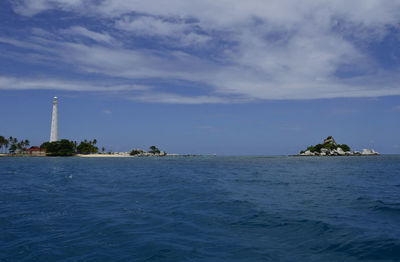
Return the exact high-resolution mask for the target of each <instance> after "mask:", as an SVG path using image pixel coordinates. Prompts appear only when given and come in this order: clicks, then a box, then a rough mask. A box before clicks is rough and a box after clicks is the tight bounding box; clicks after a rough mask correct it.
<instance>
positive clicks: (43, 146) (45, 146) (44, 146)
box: [40, 142, 50, 150]
mask: <svg viewBox="0 0 400 262" xmlns="http://www.w3.org/2000/svg"><path fill="white" fill-rule="evenodd" d="M49 144H50V142H44V143H43V144H41V145H40V149H41V150H43V149H45V150H46V149H47V146H48V145H49Z"/></svg>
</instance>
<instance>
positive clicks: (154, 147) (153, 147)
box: [149, 146, 160, 154]
mask: <svg viewBox="0 0 400 262" xmlns="http://www.w3.org/2000/svg"><path fill="white" fill-rule="evenodd" d="M149 153H152V154H160V149H158V148H157V147H156V146H151V147H150V151H149Z"/></svg>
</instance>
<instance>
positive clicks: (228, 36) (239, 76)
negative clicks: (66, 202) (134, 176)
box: [0, 0, 400, 155]
mask: <svg viewBox="0 0 400 262" xmlns="http://www.w3.org/2000/svg"><path fill="white" fill-rule="evenodd" d="M0 21H1V23H0V116H1V119H2V123H1V124H0V134H2V135H5V136H10V135H13V136H17V137H20V138H28V139H30V140H31V141H32V143H33V144H40V143H41V142H43V141H46V140H48V136H49V128H50V119H51V116H50V114H51V99H52V97H53V96H55V95H56V96H58V97H59V98H60V105H59V107H60V131H59V132H60V136H61V137H64V138H68V139H73V140H81V139H85V138H87V139H91V138H97V140H99V143H100V145H104V146H105V147H106V148H108V149H111V150H116V151H127V150H129V149H131V148H132V147H141V148H147V147H149V146H150V145H153V144H155V145H158V146H159V147H160V148H162V149H165V150H167V151H168V152H173V153H175V152H176V153H195V154H201V153H204V154H206V153H217V154H257V155H263V154H293V153H297V152H298V151H299V150H301V149H303V148H304V147H306V146H307V145H310V144H316V143H319V142H320V141H321V140H322V139H323V138H324V137H326V136H328V135H333V136H334V137H335V138H336V140H337V141H338V142H340V143H347V144H349V145H350V146H351V147H352V148H354V149H362V148H374V149H375V150H377V151H380V152H383V153H400V140H399V138H398V134H399V133H400V121H399V117H398V115H399V113H400V99H399V95H400V84H399V83H400V81H399V80H400V74H399V68H400V48H398V47H399V46H400V2H399V1H390V0H388V1H384V2H382V1H375V0H374V1H373V0H355V1H351V3H349V2H348V1H341V0H338V1H323V2H322V1H316V0H305V1H287V0H280V1H257V0H253V1H245V2H244V1H224V0H220V1H204V0H203V1H183V0H171V1H168V2H167V1H161V0H153V1H130V0H86V1H85V0H37V1H28V0H26V1H24V0H9V1H8V0H5V1H1V3H0Z"/></svg>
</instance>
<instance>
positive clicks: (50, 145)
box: [42, 139, 76, 156]
mask: <svg viewBox="0 0 400 262" xmlns="http://www.w3.org/2000/svg"><path fill="white" fill-rule="evenodd" d="M43 144H45V143H43ZM43 144H42V145H43ZM75 153H76V152H75V148H74V142H72V141H69V140H67V139H61V140H60V141H54V142H47V144H46V154H47V155H48V156H73V155H75Z"/></svg>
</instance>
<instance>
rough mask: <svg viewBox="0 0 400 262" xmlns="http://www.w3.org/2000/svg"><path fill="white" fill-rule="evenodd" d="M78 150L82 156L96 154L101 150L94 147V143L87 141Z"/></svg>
mask: <svg viewBox="0 0 400 262" xmlns="http://www.w3.org/2000/svg"><path fill="white" fill-rule="evenodd" d="M96 142H97V141H96ZM76 149H77V151H78V153H80V154H94V153H97V152H98V151H99V148H98V147H97V146H94V145H93V142H92V141H87V140H86V139H85V140H83V141H82V142H81V143H80V144H79V145H78V147H77V148H76Z"/></svg>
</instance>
